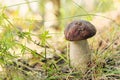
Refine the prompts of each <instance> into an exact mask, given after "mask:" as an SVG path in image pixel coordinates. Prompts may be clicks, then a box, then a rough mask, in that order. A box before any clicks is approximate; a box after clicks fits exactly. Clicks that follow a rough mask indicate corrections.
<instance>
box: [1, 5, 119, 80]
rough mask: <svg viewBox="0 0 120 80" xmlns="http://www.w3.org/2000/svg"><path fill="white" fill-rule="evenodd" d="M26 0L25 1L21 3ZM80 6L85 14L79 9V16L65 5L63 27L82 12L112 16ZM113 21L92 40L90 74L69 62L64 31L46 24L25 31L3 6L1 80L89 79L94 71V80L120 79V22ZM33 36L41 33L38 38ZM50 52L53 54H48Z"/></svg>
mask: <svg viewBox="0 0 120 80" xmlns="http://www.w3.org/2000/svg"><path fill="white" fill-rule="evenodd" d="M22 4H25V3H21V4H18V5H22ZM69 4H72V3H69ZM18 5H13V6H18ZM69 6H70V5H69ZM72 6H74V5H72ZM99 6H100V5H99ZM10 7H11V6H10ZM74 7H75V6H74ZM8 8H9V6H8ZM77 9H81V10H80V11H82V12H83V13H84V14H79V13H80V12H79V11H75V12H77V13H78V14H74V15H77V16H73V15H72V14H69V15H68V13H64V12H65V10H64V6H63V7H62V9H61V11H62V16H63V17H64V18H61V19H60V20H61V22H64V23H61V26H62V27H63V26H64V25H65V24H66V23H67V21H68V20H69V19H70V20H71V19H76V18H79V17H82V15H83V16H85V17H83V19H88V20H91V18H93V16H99V17H103V18H106V19H109V20H111V19H110V18H107V17H105V16H100V15H95V14H89V13H88V12H86V11H85V10H84V8H82V7H81V6H79V5H77ZM97 10H98V9H97ZM75 12H74V13H75ZM69 16H70V17H69ZM71 16H73V17H71ZM75 17H76V18H75ZM70 20H69V21H70ZM111 21H112V22H113V23H111V25H113V26H111V28H110V29H108V30H107V31H106V32H103V33H101V34H98V36H96V37H94V38H92V39H90V40H89V42H90V46H91V50H92V63H91V65H92V68H90V69H89V71H88V72H87V73H86V75H82V74H81V71H79V70H75V69H73V68H72V67H71V66H70V64H69V63H70V61H69V56H68V53H69V42H67V41H65V39H64V38H63V37H61V36H63V33H61V32H63V31H59V33H60V34H58V33H54V34H51V33H49V31H46V30H45V29H44V28H41V29H39V30H38V31H37V32H36V33H33V31H32V30H28V31H21V30H19V29H18V28H16V26H15V24H14V22H12V21H11V20H10V19H9V17H8V16H7V15H6V13H5V11H4V9H3V11H2V12H1V13H0V25H1V26H0V29H2V32H1V33H0V66H1V67H2V69H3V71H1V72H0V80H79V79H81V80H82V79H85V80H87V79H88V78H89V76H91V75H92V77H93V80H101V79H104V80H107V79H113V80H114V79H117V80H119V79H120V76H119V75H120V42H119V41H120V33H119V31H120V26H119V25H118V24H117V23H115V22H114V21H113V20H111ZM21 24H22V23H21ZM42 27H43V25H42ZM63 28H64V27H63ZM54 35H55V36H57V38H56V37H55V36H54ZM33 36H34V37H37V38H38V41H36V39H34V38H33ZM58 39H61V40H58ZM51 41H52V42H51ZM24 42H25V43H29V44H33V45H31V46H33V47H34V46H37V47H38V48H37V49H40V50H41V52H40V53H39V52H37V50H34V49H32V48H30V47H28V46H26V44H24ZM11 50H12V51H11ZM17 50H18V52H19V53H18V52H17ZM48 54H49V55H52V56H50V57H48ZM28 56H30V57H28ZM26 57H28V58H26ZM90 73H91V74H90Z"/></svg>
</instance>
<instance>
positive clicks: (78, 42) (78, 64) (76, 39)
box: [64, 20, 96, 73]
mask: <svg viewBox="0 0 120 80" xmlns="http://www.w3.org/2000/svg"><path fill="white" fill-rule="evenodd" d="M64 34H65V38H66V40H68V41H70V63H71V66H73V67H74V68H77V69H80V70H81V71H82V72H83V73H84V72H86V70H87V69H88V65H89V62H90V61H91V51H90V48H89V44H88V41H87V39H88V38H90V37H92V36H94V35H95V34H96V28H95V27H94V25H93V24H91V23H90V22H88V21H85V20H75V21H73V22H71V23H70V24H68V26H67V27H66V28H65V31H64Z"/></svg>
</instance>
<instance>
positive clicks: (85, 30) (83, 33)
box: [64, 20, 96, 41]
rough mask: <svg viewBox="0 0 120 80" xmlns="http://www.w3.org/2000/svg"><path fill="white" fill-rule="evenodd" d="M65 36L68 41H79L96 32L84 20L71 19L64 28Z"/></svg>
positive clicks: (92, 26)
mask: <svg viewBox="0 0 120 80" xmlns="http://www.w3.org/2000/svg"><path fill="white" fill-rule="evenodd" d="M64 34H65V38H66V39H67V40H69V41H79V40H84V39H87V38H90V37H92V36H94V35H95V34H96V28H95V27H94V25H92V24H91V23H90V22H88V21H85V20H77V21H73V22H71V23H70V24H68V26H67V27H66V28H65V31H64Z"/></svg>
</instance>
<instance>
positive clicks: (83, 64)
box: [70, 40, 91, 73]
mask: <svg viewBox="0 0 120 80" xmlns="http://www.w3.org/2000/svg"><path fill="white" fill-rule="evenodd" d="M90 61H91V53H90V49H89V45H88V42H87V40H81V41H71V42H70V63H71V65H72V66H74V67H75V68H79V69H80V70H81V71H82V72H83V73H84V72H86V70H87V69H88V67H87V66H88V63H89V62H90Z"/></svg>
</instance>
